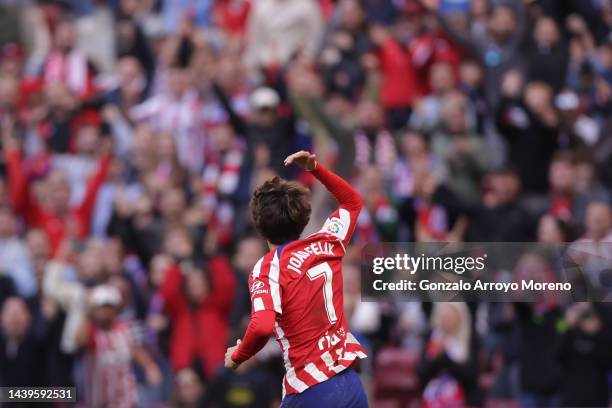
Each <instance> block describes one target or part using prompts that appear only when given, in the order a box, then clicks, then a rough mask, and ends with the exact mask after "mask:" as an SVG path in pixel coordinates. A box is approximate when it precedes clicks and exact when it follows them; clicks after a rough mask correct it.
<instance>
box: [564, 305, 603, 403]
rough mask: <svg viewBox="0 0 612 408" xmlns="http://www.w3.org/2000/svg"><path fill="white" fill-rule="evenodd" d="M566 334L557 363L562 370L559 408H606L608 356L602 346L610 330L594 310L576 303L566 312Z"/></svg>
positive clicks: (594, 307) (590, 306)
mask: <svg viewBox="0 0 612 408" xmlns="http://www.w3.org/2000/svg"><path fill="white" fill-rule="evenodd" d="M565 322H566V323H567V325H568V330H567V332H565V334H564V335H563V342H562V344H561V348H560V350H559V359H560V361H561V364H562V365H563V368H564V373H565V374H564V376H563V379H562V385H561V406H564V407H579V406H605V405H606V404H607V403H608V402H609V401H610V390H609V387H608V372H609V370H610V364H611V360H610V357H611V356H610V352H609V350H608V348H607V347H606V346H605V344H606V340H607V339H609V338H610V337H609V336H610V332H609V328H608V327H606V326H605V323H604V322H603V320H602V319H601V317H600V316H599V313H598V311H597V307H596V306H594V305H593V304H589V303H575V304H573V305H571V306H569V307H568V309H567V311H566V312H565Z"/></svg>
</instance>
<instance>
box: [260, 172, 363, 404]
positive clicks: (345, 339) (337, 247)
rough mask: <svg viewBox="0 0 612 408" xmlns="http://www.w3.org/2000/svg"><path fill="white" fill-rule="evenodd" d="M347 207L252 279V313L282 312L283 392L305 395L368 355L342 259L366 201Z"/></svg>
mask: <svg viewBox="0 0 612 408" xmlns="http://www.w3.org/2000/svg"><path fill="white" fill-rule="evenodd" d="M333 177H337V176H335V175H333ZM338 179H339V178H338ZM340 180H341V179H340ZM342 182H344V181H343V180H342ZM351 190H352V189H351ZM344 192H345V193H346V190H345V191H344ZM355 194H356V192H355ZM357 197H358V195H357ZM358 200H360V198H359V197H358ZM347 207H349V208H344V207H343V205H342V202H341V203H340V208H339V209H338V210H336V211H335V212H334V213H333V214H332V215H331V216H330V217H329V218H328V219H327V220H326V221H325V224H324V225H323V228H322V229H321V230H320V231H319V232H317V233H315V234H312V235H310V236H309V237H307V238H304V239H301V240H298V241H293V242H289V243H287V244H285V245H283V246H280V247H279V248H277V249H276V250H274V251H271V252H269V253H268V254H266V255H265V256H264V257H262V258H261V259H260V260H259V261H258V262H257V264H256V265H255V267H254V268H253V272H252V273H251V276H250V278H249V287H250V292H251V301H252V313H253V314H254V313H256V312H258V311H261V310H273V311H275V312H276V323H275V336H276V340H277V342H278V344H279V346H280V348H281V351H282V353H283V358H284V364H285V369H286V374H285V378H284V381H283V394H285V393H286V394H293V393H301V392H303V391H304V390H306V389H307V388H309V387H311V386H313V385H315V384H318V383H320V382H323V381H325V380H327V379H328V378H330V377H332V376H334V375H336V374H337V373H339V372H341V371H342V370H344V369H346V368H348V367H350V366H351V365H352V364H353V363H354V361H355V360H356V359H361V358H365V357H366V354H365V352H364V350H363V348H362V347H361V345H360V344H359V342H358V341H357V340H356V339H355V337H354V336H353V335H352V334H351V333H350V332H349V330H348V326H347V322H346V319H345V316H344V300H343V284H342V258H343V256H344V252H345V248H344V247H345V245H346V244H347V243H348V241H349V239H350V236H351V234H352V232H353V230H354V228H355V223H356V221H357V216H358V215H359V211H360V207H361V206H360V201H359V204H358V205H357V206H347Z"/></svg>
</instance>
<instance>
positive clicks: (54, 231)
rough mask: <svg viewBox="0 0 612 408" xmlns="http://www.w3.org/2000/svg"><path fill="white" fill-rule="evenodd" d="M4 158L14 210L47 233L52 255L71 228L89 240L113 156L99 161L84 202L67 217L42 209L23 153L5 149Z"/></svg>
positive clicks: (71, 210)
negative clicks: (92, 221) (25, 164)
mask: <svg viewBox="0 0 612 408" xmlns="http://www.w3.org/2000/svg"><path fill="white" fill-rule="evenodd" d="M5 155H6V164H7V169H8V178H9V194H10V198H11V203H12V205H13V207H14V209H15V211H17V212H18V213H20V214H22V215H23V216H24V217H25V220H26V222H27V224H28V225H29V226H30V227H34V228H40V229H42V230H43V231H45V233H46V234H47V236H48V238H49V242H50V244H51V249H52V253H53V254H55V253H56V252H57V249H58V248H59V246H60V244H61V243H62V242H63V241H64V238H66V236H67V234H68V233H69V231H70V229H71V228H75V233H76V236H77V237H78V238H85V237H87V235H88V234H89V226H90V223H91V215H92V213H93V210H94V206H95V203H96V197H97V195H98V190H99V189H100V187H101V186H102V183H104V180H105V179H106V174H107V173H108V169H109V166H110V162H111V157H110V156H108V155H107V156H104V157H103V158H102V159H100V162H99V164H98V170H97V171H96V173H95V174H94V175H93V177H91V179H90V180H89V182H88V185H87V191H86V192H85V197H84V199H83V202H82V203H81V204H80V205H79V206H76V207H73V208H71V209H70V211H69V212H68V214H64V215H60V214H55V213H53V212H51V211H50V210H49V209H47V208H45V207H44V206H42V205H41V204H40V203H39V202H38V200H37V199H36V197H35V196H34V194H32V192H31V191H30V183H29V180H28V177H27V176H26V172H25V169H24V166H23V160H22V157H21V152H20V151H19V150H13V149H6V151H5Z"/></svg>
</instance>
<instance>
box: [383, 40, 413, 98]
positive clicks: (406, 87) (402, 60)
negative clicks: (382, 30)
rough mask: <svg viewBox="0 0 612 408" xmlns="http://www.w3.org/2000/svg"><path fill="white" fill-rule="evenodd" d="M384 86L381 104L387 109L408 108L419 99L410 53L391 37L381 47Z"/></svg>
mask: <svg viewBox="0 0 612 408" xmlns="http://www.w3.org/2000/svg"><path fill="white" fill-rule="evenodd" d="M378 57H379V59H380V69H381V72H382V78H383V79H382V86H381V90H380V102H381V104H382V106H383V107H384V108H385V109H391V108H407V107H410V106H412V103H413V102H414V100H415V99H416V98H417V97H418V93H417V88H418V87H417V85H418V84H417V78H416V72H415V69H414V66H413V64H412V59H411V57H410V53H409V52H408V51H407V50H405V49H403V48H402V46H401V44H400V43H399V41H397V40H396V39H394V38H392V37H391V36H389V37H388V38H387V39H386V40H385V41H383V43H382V44H381V45H380V50H379V56H378Z"/></svg>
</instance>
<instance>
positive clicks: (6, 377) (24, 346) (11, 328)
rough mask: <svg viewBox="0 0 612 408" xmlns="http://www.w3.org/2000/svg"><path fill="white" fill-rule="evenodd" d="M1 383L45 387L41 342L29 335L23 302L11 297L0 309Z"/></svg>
mask: <svg viewBox="0 0 612 408" xmlns="http://www.w3.org/2000/svg"><path fill="white" fill-rule="evenodd" d="M0 317H1V320H2V332H1V334H0V346H1V348H0V350H1V354H0V368H1V370H0V372H1V373H2V374H0V383H1V384H2V386H3V387H40V386H42V385H44V384H46V383H47V381H48V379H47V378H46V373H45V370H44V369H41V361H42V360H43V355H44V338H37V337H36V336H35V335H34V334H33V332H32V330H31V329H32V326H31V323H32V315H31V314H30V311H29V310H28V307H27V305H26V303H25V302H24V301H23V299H21V298H18V297H10V298H8V299H6V300H5V301H4V303H3V306H2V314H1V315H0Z"/></svg>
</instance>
